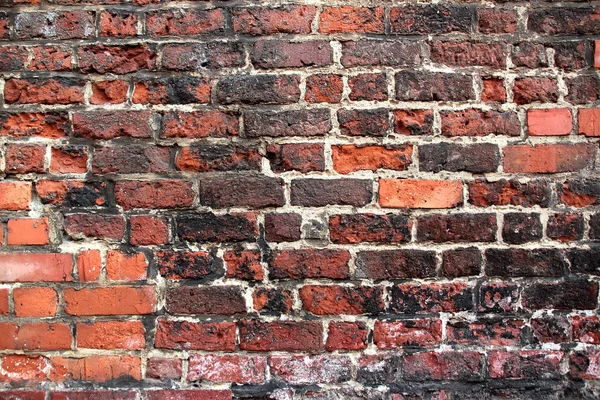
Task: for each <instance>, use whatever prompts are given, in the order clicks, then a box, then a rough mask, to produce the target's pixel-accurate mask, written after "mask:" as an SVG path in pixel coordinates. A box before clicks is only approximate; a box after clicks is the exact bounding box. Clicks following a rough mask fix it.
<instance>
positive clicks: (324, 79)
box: [305, 74, 344, 103]
mask: <svg viewBox="0 0 600 400" xmlns="http://www.w3.org/2000/svg"><path fill="white" fill-rule="evenodd" d="M343 91H344V83H343V81H342V77H341V76H339V75H334V74H318V75H310V76H309V77H308V78H306V96H305V99H306V101H307V102H309V103H338V102H339V101H340V100H342V93H343Z"/></svg>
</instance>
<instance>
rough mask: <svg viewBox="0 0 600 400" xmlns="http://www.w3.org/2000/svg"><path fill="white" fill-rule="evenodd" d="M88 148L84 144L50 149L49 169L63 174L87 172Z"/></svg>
mask: <svg viewBox="0 0 600 400" xmlns="http://www.w3.org/2000/svg"><path fill="white" fill-rule="evenodd" d="M87 162H88V148H87V147H86V146H72V145H68V146H61V147H53V148H52V150H51V160H50V171H51V172H58V173H63V174H68V173H79V174H82V173H85V172H87Z"/></svg>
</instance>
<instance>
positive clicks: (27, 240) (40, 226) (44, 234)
mask: <svg viewBox="0 0 600 400" xmlns="http://www.w3.org/2000/svg"><path fill="white" fill-rule="evenodd" d="M48 243H50V226H49V224H48V218H22V219H11V220H9V221H8V244H9V245H46V244H48Z"/></svg>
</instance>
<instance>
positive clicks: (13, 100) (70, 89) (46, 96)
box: [4, 78, 85, 104]
mask: <svg viewBox="0 0 600 400" xmlns="http://www.w3.org/2000/svg"><path fill="white" fill-rule="evenodd" d="M84 87H85V82H84V81H83V80H81V79H76V78H48V79H44V78H27V79H17V78H11V79H8V80H7V81H6V83H5V84H4V99H5V100H6V102H7V103H8V104H33V103H39V104H79V103H83V97H84Z"/></svg>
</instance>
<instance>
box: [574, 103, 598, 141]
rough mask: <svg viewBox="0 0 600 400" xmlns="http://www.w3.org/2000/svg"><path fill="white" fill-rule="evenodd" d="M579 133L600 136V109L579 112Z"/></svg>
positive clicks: (585, 109)
mask: <svg viewBox="0 0 600 400" xmlns="http://www.w3.org/2000/svg"><path fill="white" fill-rule="evenodd" d="M579 133H580V134H582V135H585V136H600V108H582V109H580V110H579Z"/></svg>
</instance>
